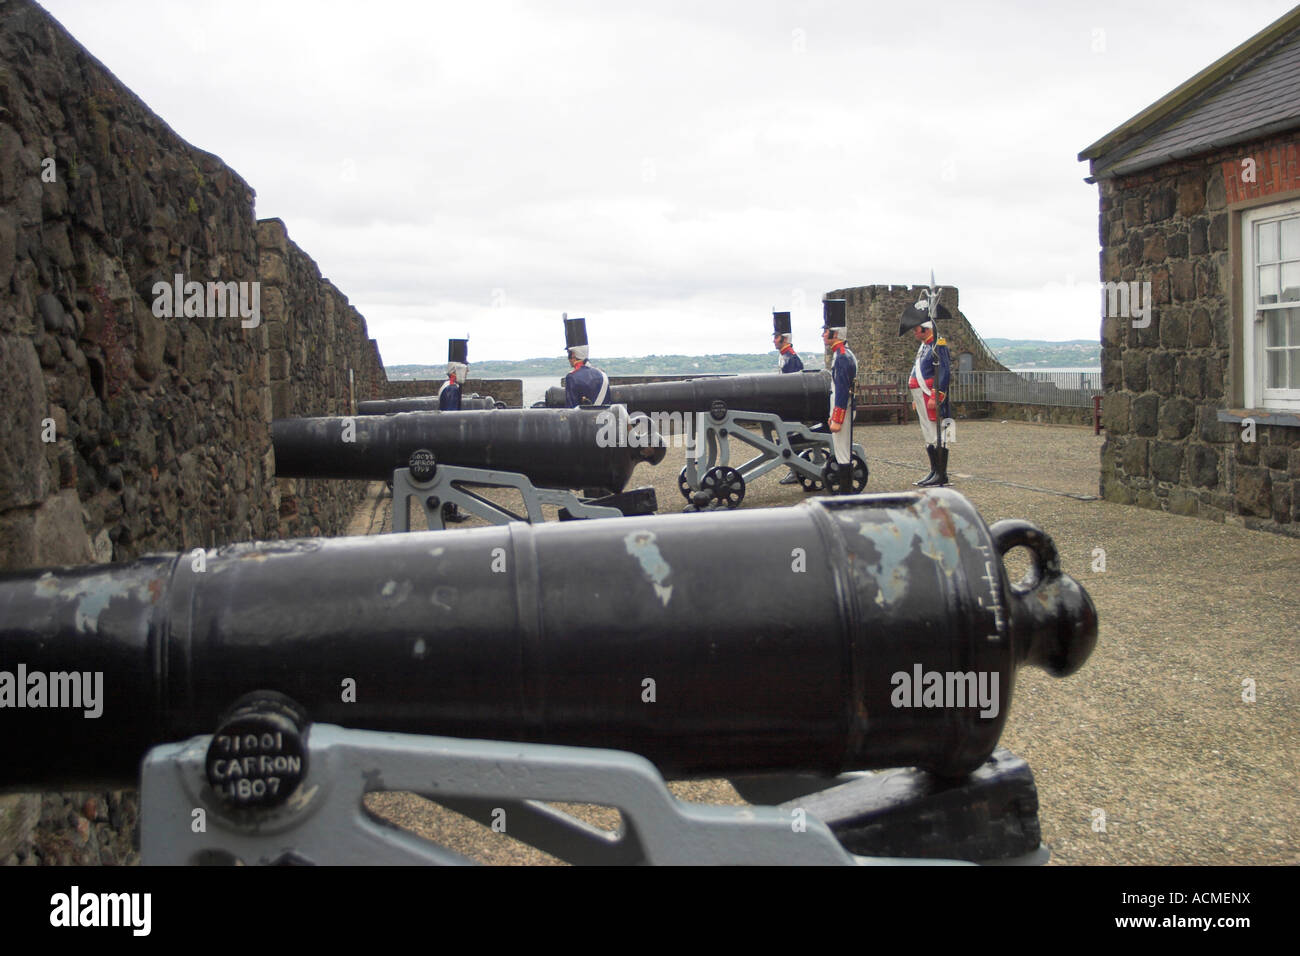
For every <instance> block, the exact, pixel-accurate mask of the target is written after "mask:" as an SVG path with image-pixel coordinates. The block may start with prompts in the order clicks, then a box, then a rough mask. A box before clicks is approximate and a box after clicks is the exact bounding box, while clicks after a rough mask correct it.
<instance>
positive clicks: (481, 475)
mask: <svg viewBox="0 0 1300 956" xmlns="http://www.w3.org/2000/svg"><path fill="white" fill-rule="evenodd" d="M469 486H478V487H488V488H513V489H515V490H516V491H518V492H519V495H520V497H521V498H522V499H523V504H524V510H525V514H523V515H519V514H516V513H515V512H513V511H511V510H510V509H509V508H506V507H505V506H504V505H500V504H497V503H496V502H494V501H489V500H488V499H487V498H484V497H483V496H481V495H478V494H475V493H474V492H473V491H472V490H470V487H469ZM639 491H640V489H636V490H635V491H632V492H625V493H624V494H623V495H621V496H617V495H616V496H612V497H613V498H628V497H630V496H633V495H635V494H637V492H639ZM412 498H414V499H415V500H417V501H418V502H419V503H420V506H421V507H422V508H423V509H424V514H425V519H426V520H427V522H428V527H429V530H430V531H440V530H442V529H443V528H444V527H445V523H444V521H443V517H442V509H443V506H444V505H448V504H454V505H456V506H457V507H458V508H460V509H461V510H463V511H466V512H468V513H469V514H472V515H476V516H478V517H480V518H482V519H484V520H485V521H488V522H491V523H492V524H506V523H507V522H510V521H527V522H529V523H530V524H536V523H538V522H540V521H544V520H545V517H544V516H543V514H542V505H555V506H557V507H559V508H562V509H564V510H565V511H567V512H568V516H569V517H571V518H618V517H621V516H622V515H624V514H625V513H626V512H624V511H623V510H621V509H620V508H619V507H617V506H612V505H606V504H598V503H595V502H592V501H590V500H588V499H585V498H580V497H579V496H578V495H576V494H574V493H573V492H572V491H567V490H560V489H554V488H538V487H537V486H536V485H534V484H533V483H532V482H531V481H530V480H529V479H528V478H527V477H526V476H524V475H521V474H519V473H517V472H513V471H493V470H489V469H485V468H465V467H462V466H460V465H443V464H439V465H438V466H437V468H436V470H435V471H434V473H433V476H432V477H430V478H429V479H427V480H424V481H421V480H419V479H418V478H416V477H415V476H414V475H413V474H412V473H411V469H410V468H398V469H397V470H396V471H394V472H393V531H395V532H402V531H409V530H411V523H410V500H411V499H412ZM650 510H651V511H653V510H654V506H653V504H651V505H650Z"/></svg>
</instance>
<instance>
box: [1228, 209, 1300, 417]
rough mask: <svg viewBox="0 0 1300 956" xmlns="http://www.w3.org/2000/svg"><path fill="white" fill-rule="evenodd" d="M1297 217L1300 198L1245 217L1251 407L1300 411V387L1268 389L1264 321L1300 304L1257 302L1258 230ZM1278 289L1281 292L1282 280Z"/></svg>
mask: <svg viewBox="0 0 1300 956" xmlns="http://www.w3.org/2000/svg"><path fill="white" fill-rule="evenodd" d="M1293 216H1300V199H1295V200H1291V201H1290V202H1284V203H1278V204H1277V205H1273V206H1259V207H1257V208H1255V209H1250V210H1247V211H1245V212H1244V213H1242V216H1241V250H1242V257H1241V262H1242V269H1241V285H1242V289H1241V291H1242V299H1241V301H1242V312H1243V313H1244V314H1243V315H1242V323H1241V338H1242V378H1243V379H1244V382H1243V385H1244V388H1243V394H1242V400H1243V401H1244V402H1245V405H1246V407H1247V408H1260V409H1274V410H1277V411H1300V388H1269V389H1266V388H1264V371H1265V369H1266V368H1267V367H1268V365H1267V362H1266V361H1265V359H1264V321H1263V318H1262V316H1263V315H1264V314H1265V313H1266V312H1270V311H1273V310H1275V309H1287V308H1300V302H1289V303H1287V302H1279V303H1277V304H1276V305H1271V306H1263V307H1261V306H1260V305H1259V304H1258V302H1257V298H1258V297H1257V295H1256V288H1255V284H1256V270H1255V227H1256V226H1258V225H1259V224H1260V223H1263V222H1267V221H1269V220H1275V219H1286V218H1290V217H1293ZM1279 279H1280V276H1279ZM1278 288H1279V290H1280V289H1281V283H1280V281H1279V285H1278Z"/></svg>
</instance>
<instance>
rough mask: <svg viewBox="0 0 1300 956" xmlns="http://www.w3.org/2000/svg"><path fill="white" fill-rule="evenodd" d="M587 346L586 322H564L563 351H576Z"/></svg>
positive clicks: (576, 320)
mask: <svg viewBox="0 0 1300 956" xmlns="http://www.w3.org/2000/svg"><path fill="white" fill-rule="evenodd" d="M586 344H587V320H586V319H565V320H564V351H566V352H567V351H569V349H576V348H579V347H581V346H583V345H586Z"/></svg>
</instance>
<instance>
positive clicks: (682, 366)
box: [388, 351, 776, 382]
mask: <svg viewBox="0 0 1300 956" xmlns="http://www.w3.org/2000/svg"><path fill="white" fill-rule="evenodd" d="M596 364H597V365H598V366H600V368H601V370H602V371H604V372H606V373H607V374H609V375H702V374H709V373H716V374H737V373H742V372H772V371H775V370H776V352H774V351H773V352H769V353H768V354H767V355H737V354H726V355H642V356H638V357H636V358H605V357H604V356H601V357H600V358H599V359H597V360H596ZM445 369H446V366H445V365H393V366H390V367H389V368H388V378H389V381H394V382H395V381H398V380H401V379H411V378H442V377H443V375H445V374H446V373H445ZM568 374H569V363H568V362H567V361H566V360H565V359H564V358H563V357H562V356H561V357H560V358H558V359H557V358H549V357H548V358H535V359H521V360H519V361H515V362H471V363H470V375H472V376H473V377H474V378H532V377H542V376H551V377H554V378H563V377H564V376H565V375H568Z"/></svg>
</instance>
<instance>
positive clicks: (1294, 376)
mask: <svg viewBox="0 0 1300 956" xmlns="http://www.w3.org/2000/svg"><path fill="white" fill-rule="evenodd" d="M1286 354H1287V355H1289V356H1291V382H1290V384H1289V385H1287V388H1300V349H1288V350H1287V353H1286Z"/></svg>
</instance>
